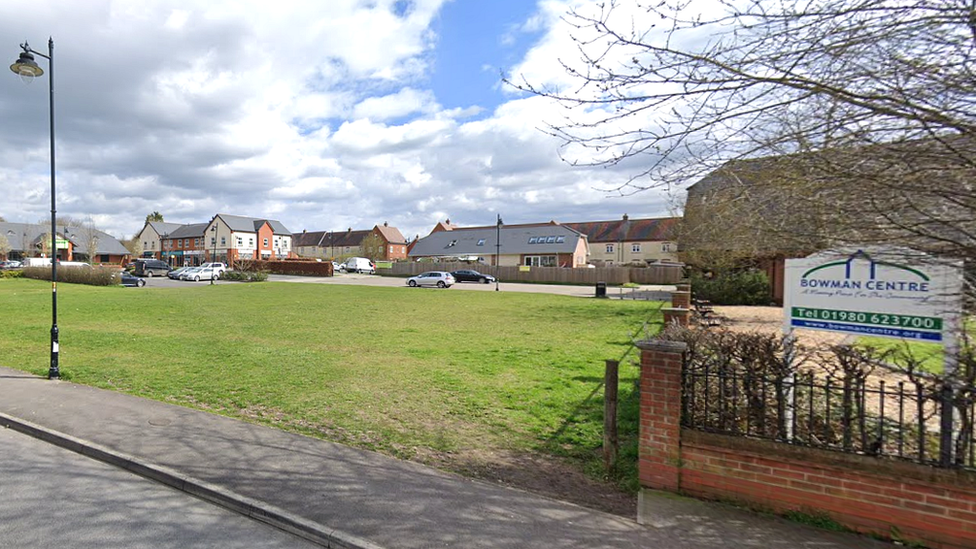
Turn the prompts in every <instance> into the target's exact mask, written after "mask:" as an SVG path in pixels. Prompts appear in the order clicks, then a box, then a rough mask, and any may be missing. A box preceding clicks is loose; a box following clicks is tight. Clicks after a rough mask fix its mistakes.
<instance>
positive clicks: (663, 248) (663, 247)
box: [661, 242, 672, 252]
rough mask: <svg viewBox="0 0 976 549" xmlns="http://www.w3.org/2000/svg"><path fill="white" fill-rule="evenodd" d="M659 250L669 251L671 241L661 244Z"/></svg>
mask: <svg viewBox="0 0 976 549" xmlns="http://www.w3.org/2000/svg"><path fill="white" fill-rule="evenodd" d="M661 251H662V252H670V251H672V250H671V243H670V242H665V243H664V244H661Z"/></svg>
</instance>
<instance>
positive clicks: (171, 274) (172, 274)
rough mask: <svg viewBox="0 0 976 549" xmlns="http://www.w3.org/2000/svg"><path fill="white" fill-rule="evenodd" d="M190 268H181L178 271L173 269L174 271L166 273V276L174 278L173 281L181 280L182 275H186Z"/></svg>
mask: <svg viewBox="0 0 976 549" xmlns="http://www.w3.org/2000/svg"><path fill="white" fill-rule="evenodd" d="M189 268H190V267H180V268H178V269H173V270H172V271H170V272H168V273H166V276H168V277H170V278H172V279H173V280H179V279H180V275H181V274H183V273H185V272H186V270H187V269H189Z"/></svg>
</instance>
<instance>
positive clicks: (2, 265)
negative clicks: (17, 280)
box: [0, 259, 23, 271]
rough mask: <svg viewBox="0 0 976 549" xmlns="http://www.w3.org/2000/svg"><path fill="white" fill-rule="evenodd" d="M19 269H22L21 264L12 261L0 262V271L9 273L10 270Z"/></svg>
mask: <svg viewBox="0 0 976 549" xmlns="http://www.w3.org/2000/svg"><path fill="white" fill-rule="evenodd" d="M21 267H23V264H22V263H21V262H20V261H15V260H13V259H9V260H7V261H3V262H0V269H2V270H4V271H9V270H11V269H20V268H21Z"/></svg>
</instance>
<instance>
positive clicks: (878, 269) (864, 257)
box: [783, 248, 962, 343]
mask: <svg viewBox="0 0 976 549" xmlns="http://www.w3.org/2000/svg"><path fill="white" fill-rule="evenodd" d="M785 280H786V282H785V287H784V292H783V314H784V326H783V328H784V331H787V332H788V331H789V330H790V329H792V328H805V329H811V330H828V331H832V332H843V333H848V334H856V335H864V336H880V337H895V338H903V339H917V340H923V341H931V342H939V343H948V342H951V341H952V340H953V337H954V335H955V330H956V329H958V326H959V324H958V323H959V318H960V314H961V309H962V298H961V296H962V268H961V265H960V264H959V263H958V262H947V261H942V260H936V259H935V258H932V257H931V256H928V255H925V254H922V253H921V252H917V251H913V250H907V249H903V248H864V249H853V250H831V251H827V252H822V253H818V254H814V255H811V256H809V257H805V258H802V259H788V260H786V276H785Z"/></svg>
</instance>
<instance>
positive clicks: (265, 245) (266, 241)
mask: <svg viewBox="0 0 976 549" xmlns="http://www.w3.org/2000/svg"><path fill="white" fill-rule="evenodd" d="M262 242H264V247H265V248H267V247H268V239H267V238H265V239H264V240H263V241H262Z"/></svg>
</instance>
